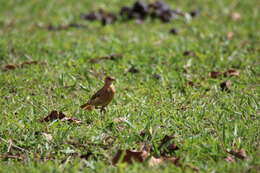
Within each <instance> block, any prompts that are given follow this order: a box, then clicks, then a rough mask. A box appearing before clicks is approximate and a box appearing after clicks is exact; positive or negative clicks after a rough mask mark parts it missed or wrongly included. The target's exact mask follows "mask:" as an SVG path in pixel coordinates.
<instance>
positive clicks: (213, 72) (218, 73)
mask: <svg viewBox="0 0 260 173" xmlns="http://www.w3.org/2000/svg"><path fill="white" fill-rule="evenodd" d="M221 75H222V72H219V71H212V72H210V73H209V76H210V77H211V78H214V79H215V78H217V77H219V76H221Z"/></svg>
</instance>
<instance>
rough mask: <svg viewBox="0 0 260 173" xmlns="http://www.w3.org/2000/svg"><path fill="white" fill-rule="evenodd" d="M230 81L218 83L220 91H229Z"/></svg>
mask: <svg viewBox="0 0 260 173" xmlns="http://www.w3.org/2000/svg"><path fill="white" fill-rule="evenodd" d="M231 85H232V82H231V81H230V80H227V81H224V82H222V83H221V84H220V88H221V90H222V91H229V90H230V88H231Z"/></svg>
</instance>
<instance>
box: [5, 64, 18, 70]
mask: <svg viewBox="0 0 260 173" xmlns="http://www.w3.org/2000/svg"><path fill="white" fill-rule="evenodd" d="M16 68H17V66H16V65H14V64H7V65H5V66H4V68H3V70H4V71H7V70H14V69H16Z"/></svg>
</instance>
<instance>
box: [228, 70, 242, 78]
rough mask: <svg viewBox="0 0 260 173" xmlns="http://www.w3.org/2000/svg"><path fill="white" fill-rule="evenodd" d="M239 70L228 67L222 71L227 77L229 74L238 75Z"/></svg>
mask: <svg viewBox="0 0 260 173" xmlns="http://www.w3.org/2000/svg"><path fill="white" fill-rule="evenodd" d="M239 74H240V73H239V71H238V70H235V69H230V70H227V71H226V72H225V73H224V76H225V77H229V76H239Z"/></svg>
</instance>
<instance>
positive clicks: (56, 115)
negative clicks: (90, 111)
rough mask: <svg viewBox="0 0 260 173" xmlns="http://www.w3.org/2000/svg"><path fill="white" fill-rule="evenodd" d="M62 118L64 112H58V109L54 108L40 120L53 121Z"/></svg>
mask: <svg viewBox="0 0 260 173" xmlns="http://www.w3.org/2000/svg"><path fill="white" fill-rule="evenodd" d="M63 118H65V114H64V113H63V112H58V111H56V110H54V111H51V113H50V114H49V115H48V116H46V117H45V118H43V119H42V120H41V121H42V122H43V121H45V122H48V121H53V120H56V119H63Z"/></svg>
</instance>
